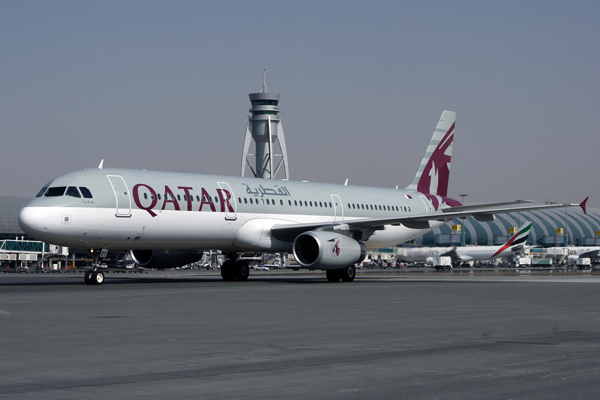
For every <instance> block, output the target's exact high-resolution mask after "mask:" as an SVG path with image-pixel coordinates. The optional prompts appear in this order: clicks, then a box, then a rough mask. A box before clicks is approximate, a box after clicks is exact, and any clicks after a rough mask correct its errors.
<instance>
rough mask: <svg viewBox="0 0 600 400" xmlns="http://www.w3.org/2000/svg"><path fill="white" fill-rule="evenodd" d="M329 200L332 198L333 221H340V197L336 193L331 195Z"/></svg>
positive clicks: (342, 207) (341, 219)
mask: <svg viewBox="0 0 600 400" xmlns="http://www.w3.org/2000/svg"><path fill="white" fill-rule="evenodd" d="M331 200H333V211H334V213H335V214H334V219H333V221H334V222H340V221H343V220H344V205H343V204H342V199H341V198H340V196H338V195H337V194H332V195H331Z"/></svg>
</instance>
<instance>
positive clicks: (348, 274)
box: [339, 265, 356, 282]
mask: <svg viewBox="0 0 600 400" xmlns="http://www.w3.org/2000/svg"><path fill="white" fill-rule="evenodd" d="M339 271H340V278H342V281H344V282H352V281H353V280H354V277H355V276H356V269H355V268H354V265H349V266H347V267H346V268H342V269H340V270H339Z"/></svg>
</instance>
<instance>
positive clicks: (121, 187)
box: [106, 175, 131, 218]
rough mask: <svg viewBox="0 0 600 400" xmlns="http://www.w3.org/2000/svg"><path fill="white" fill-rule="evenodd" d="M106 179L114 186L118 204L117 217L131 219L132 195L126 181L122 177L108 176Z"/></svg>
mask: <svg viewBox="0 0 600 400" xmlns="http://www.w3.org/2000/svg"><path fill="white" fill-rule="evenodd" d="M106 177H107V178H108V181H109V182H110V185H111V186H112V189H113V192H114V194H115V200H116V202H117V205H116V207H117V212H116V213H115V216H116V217H118V218H129V217H131V195H130V194H129V188H128V187H127V184H126V183H125V179H123V177H122V176H121V175H107V176H106Z"/></svg>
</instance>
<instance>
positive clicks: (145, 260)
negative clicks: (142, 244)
mask: <svg viewBox="0 0 600 400" xmlns="http://www.w3.org/2000/svg"><path fill="white" fill-rule="evenodd" d="M129 254H130V255H131V258H132V259H133V261H134V262H135V263H136V264H137V265H139V266H140V267H144V268H156V269H167V268H177V267H181V266H183V265H186V264H191V263H194V262H196V261H199V260H200V259H201V258H202V255H203V251H202V250H197V251H188V250H131V251H130V252H129Z"/></svg>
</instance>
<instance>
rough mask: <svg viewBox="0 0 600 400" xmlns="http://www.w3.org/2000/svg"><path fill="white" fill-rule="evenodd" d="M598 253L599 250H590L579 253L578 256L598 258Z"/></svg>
mask: <svg viewBox="0 0 600 400" xmlns="http://www.w3.org/2000/svg"><path fill="white" fill-rule="evenodd" d="M598 253H600V250H591V251H588V252H585V253H581V254H579V258H592V259H593V258H598Z"/></svg>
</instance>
